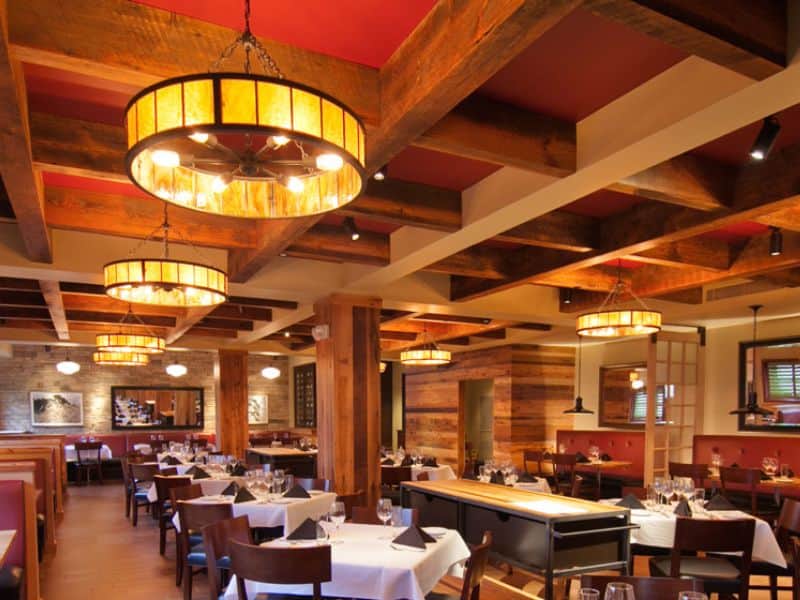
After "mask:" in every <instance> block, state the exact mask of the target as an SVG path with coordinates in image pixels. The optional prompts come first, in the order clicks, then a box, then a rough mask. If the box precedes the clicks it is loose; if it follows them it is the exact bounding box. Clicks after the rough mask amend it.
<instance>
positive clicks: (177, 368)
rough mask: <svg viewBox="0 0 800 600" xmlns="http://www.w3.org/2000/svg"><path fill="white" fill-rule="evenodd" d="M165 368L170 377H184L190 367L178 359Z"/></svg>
mask: <svg viewBox="0 0 800 600" xmlns="http://www.w3.org/2000/svg"><path fill="white" fill-rule="evenodd" d="M165 370H166V372H167V375H169V376H170V377H183V376H184V375H186V373H187V372H188V371H189V369H187V368H186V365H182V364H181V363H179V362H178V361H177V360H176V361H175V362H173V363H171V364H169V365H167V368H166V369H165Z"/></svg>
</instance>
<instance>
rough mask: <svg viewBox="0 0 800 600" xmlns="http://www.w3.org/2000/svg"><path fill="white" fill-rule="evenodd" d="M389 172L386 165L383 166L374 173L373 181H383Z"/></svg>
mask: <svg viewBox="0 0 800 600" xmlns="http://www.w3.org/2000/svg"><path fill="white" fill-rule="evenodd" d="M388 171H389V167H388V165H383V166H382V167H381V168H380V169H378V170H377V171H375V174H374V175H373V176H372V177H373V178H374V179H375V181H383V180H384V179H386V174H387V172H388Z"/></svg>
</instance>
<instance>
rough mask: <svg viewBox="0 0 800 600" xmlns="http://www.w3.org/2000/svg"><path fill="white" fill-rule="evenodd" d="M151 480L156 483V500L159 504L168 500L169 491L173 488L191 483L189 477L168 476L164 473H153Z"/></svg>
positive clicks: (161, 504)
mask: <svg viewBox="0 0 800 600" xmlns="http://www.w3.org/2000/svg"><path fill="white" fill-rule="evenodd" d="M153 481H154V482H155V484H156V498H158V500H156V502H157V503H158V505H159V506H163V505H164V503H165V502H166V501H167V500H169V492H170V490H171V489H173V488H177V487H181V486H189V485H191V484H192V478H191V477H168V476H166V475H155V476H154V477H153Z"/></svg>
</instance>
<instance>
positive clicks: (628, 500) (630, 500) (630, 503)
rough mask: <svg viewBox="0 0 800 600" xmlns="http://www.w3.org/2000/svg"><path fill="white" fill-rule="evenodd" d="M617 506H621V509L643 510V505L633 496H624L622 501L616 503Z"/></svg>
mask: <svg viewBox="0 0 800 600" xmlns="http://www.w3.org/2000/svg"><path fill="white" fill-rule="evenodd" d="M617 506H621V507H623V508H644V504H642V503H641V502H640V501H639V499H638V498H637V497H636V496H634V495H633V494H626V495H625V497H624V498H623V499H622V500H620V501H619V502H617Z"/></svg>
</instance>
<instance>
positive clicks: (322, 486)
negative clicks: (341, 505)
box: [294, 477, 331, 492]
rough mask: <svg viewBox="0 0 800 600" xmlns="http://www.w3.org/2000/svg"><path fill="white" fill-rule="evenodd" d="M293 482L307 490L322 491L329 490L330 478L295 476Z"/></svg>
mask: <svg viewBox="0 0 800 600" xmlns="http://www.w3.org/2000/svg"><path fill="white" fill-rule="evenodd" d="M294 484H295V485H299V486H300V487H301V488H303V489H304V490H306V491H307V492H310V491H311V490H319V491H322V492H330V491H331V481H330V479H310V478H308V477H295V478H294Z"/></svg>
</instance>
